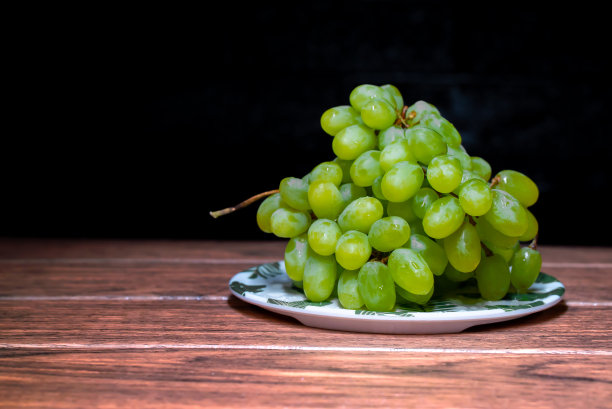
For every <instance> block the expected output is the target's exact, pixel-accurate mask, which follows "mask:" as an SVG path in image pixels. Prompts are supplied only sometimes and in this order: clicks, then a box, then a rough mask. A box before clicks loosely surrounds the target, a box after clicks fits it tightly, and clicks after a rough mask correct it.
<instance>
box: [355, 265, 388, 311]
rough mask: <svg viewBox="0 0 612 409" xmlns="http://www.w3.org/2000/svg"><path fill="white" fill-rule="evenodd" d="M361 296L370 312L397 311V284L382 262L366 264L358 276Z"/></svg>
mask: <svg viewBox="0 0 612 409" xmlns="http://www.w3.org/2000/svg"><path fill="white" fill-rule="evenodd" d="M358 280H359V294H361V298H362V299H363V301H364V303H365V305H366V307H367V309H368V310H370V311H393V310H394V309H395V284H394V283H393V277H392V276H391V273H390V272H389V268H388V267H387V266H386V265H384V264H383V263H381V262H380V261H369V262H367V263H365V264H364V265H363V266H362V267H361V268H360V269H359V274H358Z"/></svg>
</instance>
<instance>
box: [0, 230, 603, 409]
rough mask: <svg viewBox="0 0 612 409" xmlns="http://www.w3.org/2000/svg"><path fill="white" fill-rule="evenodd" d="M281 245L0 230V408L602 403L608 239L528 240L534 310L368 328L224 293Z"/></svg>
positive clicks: (278, 253) (275, 255)
mask: <svg viewBox="0 0 612 409" xmlns="http://www.w3.org/2000/svg"><path fill="white" fill-rule="evenodd" d="M284 244H285V242H284V241H275V240H271V241H266V242H202V241H168V240H158V241H130V240H46V239H36V240H33V239H8V238H7V239H0V407H1V408H22V407H28V408H31V407H49V408H55V407H62V408H82V407H89V408H91V407H109V408H110V407H121V408H128V407H130V408H131V407H134V408H148V407H151V408H162V407H164V408H165V407H167V408H195V407H240V408H243V407H297V408H302V407H313V408H319V407H348V408H357V407H376V408H377V407H418V408H430V407H441V408H481V407H482V408H490V407H500V408H504V407H513V408H514V407H528V408H530V407H533V408H560V407H568V408H569V407H572V408H576V407H585V408H610V407H612V404H611V403H610V402H612V369H610V368H612V337H611V335H612V325H611V324H612V318H611V317H612V315H611V313H612V291H611V290H612V249H608V248H595V247H593V248H588V247H543V248H542V249H541V251H542V254H543V259H544V267H543V271H545V272H547V273H549V274H552V275H554V276H555V277H557V278H558V279H560V280H561V281H562V282H563V283H564V284H565V285H566V289H567V291H566V296H565V299H564V301H563V302H561V303H560V304H558V305H557V306H555V307H553V308H551V309H549V310H546V311H542V312H540V313H537V314H533V315H530V316H527V317H524V318H521V319H517V320H513V321H508V322H504V323H498V324H491V325H482V326H478V327H473V328H470V329H468V330H466V331H464V332H462V333H459V334H441V335H383V334H358V333H349V332H340V331H329V330H322V329H316V328H310V327H306V326H304V325H302V324H300V323H299V322H298V321H296V320H294V319H292V318H288V317H284V316H280V315H277V314H274V313H271V312H268V311H266V310H263V309H260V308H258V307H254V306H252V305H250V304H246V303H244V302H242V301H240V300H239V299H237V298H235V297H233V296H231V295H230V293H229V290H228V287H227V283H228V281H229V279H230V278H231V277H232V276H233V275H234V274H235V273H236V272H238V271H241V270H243V269H245V268H248V267H251V266H253V265H256V264H258V263H263V262H268V261H274V260H278V259H281V258H282V255H283V250H284Z"/></svg>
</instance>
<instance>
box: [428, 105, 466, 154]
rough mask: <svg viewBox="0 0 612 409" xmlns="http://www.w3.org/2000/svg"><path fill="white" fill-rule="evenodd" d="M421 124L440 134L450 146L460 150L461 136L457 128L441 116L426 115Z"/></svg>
mask: <svg viewBox="0 0 612 409" xmlns="http://www.w3.org/2000/svg"><path fill="white" fill-rule="evenodd" d="M420 123H421V124H422V125H424V126H426V127H427V128H430V129H433V130H434V131H436V132H437V133H439V134H440V136H441V137H442V140H443V141H444V142H445V143H446V144H447V145H448V146H451V147H455V148H458V147H459V145H461V135H460V134H459V132H458V131H457V128H455V126H454V125H453V124H452V123H450V122H449V121H448V120H447V119H445V118H443V117H441V116H440V115H439V114H435V113H434V114H432V113H429V114H425V115H424V116H423V119H421V122H420Z"/></svg>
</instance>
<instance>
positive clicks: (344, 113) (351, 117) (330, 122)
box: [321, 105, 361, 136]
mask: <svg viewBox="0 0 612 409" xmlns="http://www.w3.org/2000/svg"><path fill="white" fill-rule="evenodd" d="M359 123H361V116H360V115H359V112H357V111H355V109H354V108H353V107H351V106H348V105H341V106H337V107H333V108H329V109H328V110H327V111H325V112H324V113H323V115H322V116H321V128H323V130H324V131H325V132H326V133H327V134H329V135H331V136H336V134H337V133H338V132H340V131H341V130H343V129H344V128H346V127H347V126H351V125H356V124H359Z"/></svg>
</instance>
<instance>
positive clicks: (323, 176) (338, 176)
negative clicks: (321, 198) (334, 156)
mask: <svg viewBox="0 0 612 409" xmlns="http://www.w3.org/2000/svg"><path fill="white" fill-rule="evenodd" d="M342 179H343V175H342V168H341V167H340V165H339V164H338V163H336V162H321V163H319V164H318V165H317V166H315V167H314V169H313V170H312V171H311V172H310V180H309V183H313V182H316V181H319V180H322V181H325V182H332V183H333V184H334V185H336V186H340V183H342Z"/></svg>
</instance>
